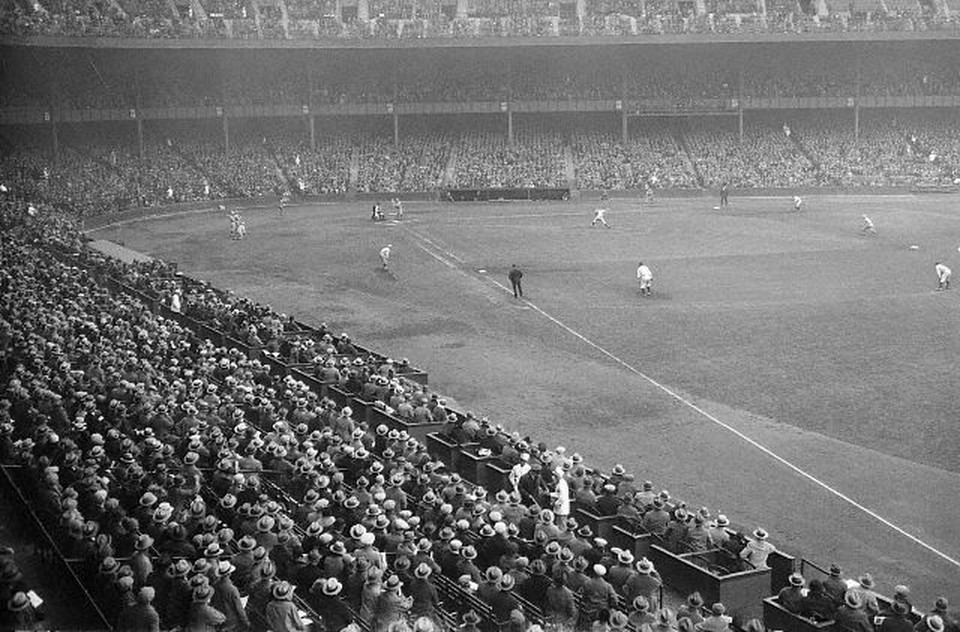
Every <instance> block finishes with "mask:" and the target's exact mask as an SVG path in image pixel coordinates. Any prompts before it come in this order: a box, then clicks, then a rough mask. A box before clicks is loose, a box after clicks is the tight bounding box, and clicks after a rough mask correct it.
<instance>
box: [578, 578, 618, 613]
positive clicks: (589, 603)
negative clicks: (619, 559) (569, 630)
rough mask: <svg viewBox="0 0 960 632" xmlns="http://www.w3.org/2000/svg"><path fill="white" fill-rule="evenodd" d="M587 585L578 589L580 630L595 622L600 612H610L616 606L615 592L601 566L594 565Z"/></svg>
mask: <svg viewBox="0 0 960 632" xmlns="http://www.w3.org/2000/svg"><path fill="white" fill-rule="evenodd" d="M591 571H592V572H591V573H589V576H588V579H587V583H586V584H584V585H583V588H581V589H580V597H581V599H580V620H579V622H578V623H579V626H580V628H581V629H587V628H589V626H590V625H591V624H592V623H593V622H594V621H596V619H597V617H598V615H599V614H600V611H601V610H608V611H609V610H610V609H611V608H613V607H614V606H616V605H617V592H616V591H615V590H614V589H613V586H611V585H610V582H608V581H607V580H606V575H607V569H606V567H605V566H603V565H602V564H594V565H593V567H592V569H591Z"/></svg>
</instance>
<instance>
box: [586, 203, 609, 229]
mask: <svg viewBox="0 0 960 632" xmlns="http://www.w3.org/2000/svg"><path fill="white" fill-rule="evenodd" d="M606 214H607V209H605V208H602V207H601V208H598V209H597V210H595V211H594V212H593V221H592V222H590V228H593V227H594V226H596V225H597V222H600V223H601V224H603V225H604V226H606V227H607V228H610V224H608V223H607V220H605V219H604V218H603V217H604V215H606Z"/></svg>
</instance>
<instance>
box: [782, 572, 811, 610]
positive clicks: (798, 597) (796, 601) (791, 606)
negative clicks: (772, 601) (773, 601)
mask: <svg viewBox="0 0 960 632" xmlns="http://www.w3.org/2000/svg"><path fill="white" fill-rule="evenodd" d="M787 582H788V585H786V586H784V587H783V588H781V589H780V592H779V593H778V594H777V602H778V603H779V604H780V605H781V606H783V607H784V608H786V609H787V610H789V611H790V612H792V613H794V614H800V612H801V611H802V610H803V601H804V599H805V598H806V595H804V593H803V584H804V581H803V575H801V574H800V573H793V574H792V575H790V577H789V578H787Z"/></svg>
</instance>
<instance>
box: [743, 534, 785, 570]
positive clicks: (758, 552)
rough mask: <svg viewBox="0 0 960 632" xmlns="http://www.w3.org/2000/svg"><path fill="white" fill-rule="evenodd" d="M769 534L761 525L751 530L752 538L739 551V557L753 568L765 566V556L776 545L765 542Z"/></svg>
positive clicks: (774, 549) (773, 549) (774, 548)
mask: <svg viewBox="0 0 960 632" xmlns="http://www.w3.org/2000/svg"><path fill="white" fill-rule="evenodd" d="M768 537H770V536H769V534H768V533H767V532H766V531H765V530H764V529H763V528H761V527H757V528H756V529H754V530H753V539H751V540H748V541H747V546H745V547H744V548H743V550H742V551H740V559H742V560H745V561H746V562H748V563H749V564H750V565H751V566H752V567H753V568H767V557H768V556H769V555H770V554H771V553H773V552H774V551H776V550H777V549H776V547H775V546H773V545H772V544H770V543H769V542H767V538H768Z"/></svg>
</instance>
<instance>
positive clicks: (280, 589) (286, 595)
mask: <svg viewBox="0 0 960 632" xmlns="http://www.w3.org/2000/svg"><path fill="white" fill-rule="evenodd" d="M294 590H295V586H294V585H293V584H291V583H290V582H288V581H279V582H277V583H276V584H274V586H273V591H272V594H273V598H274V599H276V600H277V601H290V600H291V599H293V591H294Z"/></svg>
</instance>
